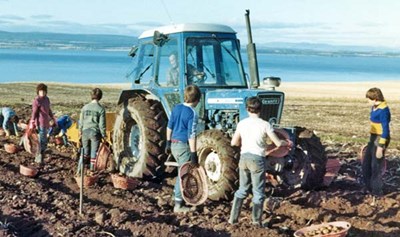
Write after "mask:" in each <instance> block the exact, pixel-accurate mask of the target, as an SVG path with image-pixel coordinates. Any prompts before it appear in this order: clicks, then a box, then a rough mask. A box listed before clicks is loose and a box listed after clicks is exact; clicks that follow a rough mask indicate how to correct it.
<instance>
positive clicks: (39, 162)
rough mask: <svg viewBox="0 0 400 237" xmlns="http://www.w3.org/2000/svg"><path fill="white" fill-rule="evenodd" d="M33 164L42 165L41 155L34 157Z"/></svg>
mask: <svg viewBox="0 0 400 237" xmlns="http://www.w3.org/2000/svg"><path fill="white" fill-rule="evenodd" d="M35 162H36V163H38V164H39V165H42V164H43V153H40V154H38V155H37V156H36V157H35Z"/></svg>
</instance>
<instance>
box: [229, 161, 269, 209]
mask: <svg viewBox="0 0 400 237" xmlns="http://www.w3.org/2000/svg"><path fill="white" fill-rule="evenodd" d="M251 186H252V192H253V199H252V201H253V204H260V205H262V204H263V203H264V199H265V158H264V157H262V156H258V155H254V154H250V153H244V154H241V156H240V161H239V189H238V190H237V191H236V192H235V197H236V198H240V199H245V198H246V197H247V195H248V194H249V192H250V187H251Z"/></svg>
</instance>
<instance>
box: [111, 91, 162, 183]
mask: <svg viewBox="0 0 400 237" xmlns="http://www.w3.org/2000/svg"><path fill="white" fill-rule="evenodd" d="M166 122H167V117H166V115H165V113H164V110H163V109H162V106H161V103H160V102H158V101H156V100H150V99H145V98H143V97H135V98H132V99H130V100H129V101H128V103H126V105H125V106H124V108H122V109H121V111H120V113H119V115H118V116H117V118H116V120H115V125H114V134H113V150H114V162H115V168H116V169H118V170H119V171H120V172H121V173H124V174H126V175H127V176H130V177H139V178H142V177H143V178H145V179H149V180H154V179H156V178H161V176H162V175H163V169H164V168H163V166H164V165H163V164H164V161H165V159H166V156H165V154H164V145H165V144H164V143H165V142H164V141H165V131H166V130H165V129H166Z"/></svg>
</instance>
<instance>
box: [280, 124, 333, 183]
mask: <svg viewBox="0 0 400 237" xmlns="http://www.w3.org/2000/svg"><path fill="white" fill-rule="evenodd" d="M295 131H296V144H297V146H296V147H295V150H294V151H293V152H291V154H289V156H287V157H285V159H289V160H290V161H291V163H290V166H289V167H288V165H287V164H286V168H285V169H284V171H283V173H282V174H280V175H279V176H280V177H281V178H282V179H283V181H284V182H285V184H286V185H288V186H290V187H293V188H300V187H301V188H304V189H316V188H319V187H321V186H322V185H323V181H324V175H325V172H326V167H325V166H326V162H327V158H326V155H325V148H324V146H323V145H322V143H321V141H320V139H319V138H318V137H317V136H316V135H315V134H314V133H313V132H312V131H311V130H308V129H306V128H303V127H296V128H295Z"/></svg>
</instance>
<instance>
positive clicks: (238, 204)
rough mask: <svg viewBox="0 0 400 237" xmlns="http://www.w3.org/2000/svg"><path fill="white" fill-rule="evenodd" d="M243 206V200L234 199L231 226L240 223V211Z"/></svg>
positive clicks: (230, 219) (230, 218)
mask: <svg viewBox="0 0 400 237" xmlns="http://www.w3.org/2000/svg"><path fill="white" fill-rule="evenodd" d="M242 205H243V198H237V197H235V198H234V199H233V203H232V209H231V215H230V217H229V221H228V222H229V224H232V225H233V224H236V223H238V219H239V215H240V209H241V208H242Z"/></svg>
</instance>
